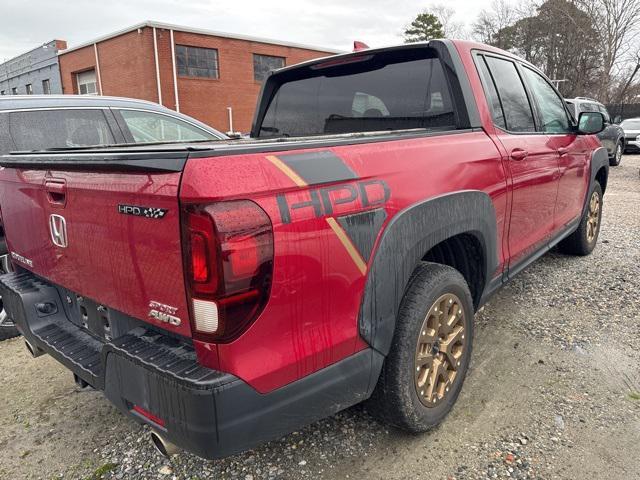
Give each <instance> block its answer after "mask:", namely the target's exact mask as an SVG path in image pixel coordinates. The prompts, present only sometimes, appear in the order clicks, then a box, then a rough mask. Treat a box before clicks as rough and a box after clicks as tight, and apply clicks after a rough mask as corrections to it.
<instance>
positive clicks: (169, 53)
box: [59, 22, 337, 132]
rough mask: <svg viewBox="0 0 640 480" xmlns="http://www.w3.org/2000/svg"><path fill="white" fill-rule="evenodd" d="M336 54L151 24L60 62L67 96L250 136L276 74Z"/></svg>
mask: <svg viewBox="0 0 640 480" xmlns="http://www.w3.org/2000/svg"><path fill="white" fill-rule="evenodd" d="M334 53H337V52H336V51H335V50H333V51H332V50H329V49H319V48H314V47H310V46H305V45H299V44H293V43H287V42H280V41H276V40H267V39H260V38H254V37H249V36H244V35H234V34H228V33H219V32H211V31H206V30H198V29H193V28H187V27H180V26H176V25H167V24H162V23H157V22H145V23H142V24H139V25H135V26H133V27H130V28H127V29H124V30H121V31H118V32H115V33H112V34H110V35H106V36H104V37H101V38H98V39H96V40H93V41H90V42H86V43H83V44H81V45H78V46H75V47H72V48H70V49H67V50H65V51H63V52H60V54H59V63H60V76H61V78H62V86H63V92H64V93H69V94H70V93H76V94H101V95H115V96H122V97H132V98H140V99H144V100H150V101H153V102H158V103H161V104H163V105H164V106H166V107H168V108H171V109H174V110H177V111H180V112H183V113H185V114H187V115H191V116H192V117H195V118H197V119H198V120H201V121H203V122H205V123H207V124H209V125H211V126H213V127H214V128H217V129H219V130H221V131H229V130H230V115H229V108H231V111H232V118H233V130H234V131H240V132H247V131H249V129H250V128H251V121H252V119H253V112H254V109H255V105H256V100H257V97H258V94H259V92H260V87H261V84H262V81H263V79H264V78H265V76H266V74H267V73H268V72H269V71H270V70H271V69H273V68H280V67H282V66H285V65H293V64H295V63H298V62H302V61H305V60H310V59H312V58H318V57H323V56H327V55H331V54H334Z"/></svg>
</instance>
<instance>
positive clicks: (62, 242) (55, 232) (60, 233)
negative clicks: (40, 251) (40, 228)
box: [49, 214, 68, 248]
mask: <svg viewBox="0 0 640 480" xmlns="http://www.w3.org/2000/svg"><path fill="white" fill-rule="evenodd" d="M49 231H50V232H51V241H52V242H53V244H54V245H57V246H58V247H60V248H66V247H67V245H68V242H67V221H66V220H65V219H64V217H63V216H62V215H56V214H52V215H49Z"/></svg>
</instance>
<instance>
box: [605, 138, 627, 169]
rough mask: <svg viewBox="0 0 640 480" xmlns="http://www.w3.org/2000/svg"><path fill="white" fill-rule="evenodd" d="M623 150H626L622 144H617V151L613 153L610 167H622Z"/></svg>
mask: <svg viewBox="0 0 640 480" xmlns="http://www.w3.org/2000/svg"><path fill="white" fill-rule="evenodd" d="M623 150H624V148H623V147H622V142H618V143H616V149H615V151H614V152H613V157H611V158H610V159H609V165H611V166H612V167H617V166H618V165H620V162H621V161H622V151H623Z"/></svg>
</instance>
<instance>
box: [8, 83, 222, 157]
mask: <svg viewBox="0 0 640 480" xmlns="http://www.w3.org/2000/svg"><path fill="white" fill-rule="evenodd" d="M224 138H227V137H226V135H224V134H223V133H221V132H218V131H217V130H215V129H213V128H211V127H210V126H208V125H206V124H204V123H202V122H199V121H198V120H196V119H194V118H191V117H188V116H187V115H183V114H181V113H178V112H175V111H173V110H170V109H168V108H166V107H163V106H161V105H158V104H157V103H152V102H147V101H144V100H136V99H131V98H120V97H103V96H92V95H16V96H14V95H7V96H0V154H5V153H8V152H9V151H12V150H43V149H50V148H67V147H74V146H92V145H117V144H129V143H140V142H145V143H149V142H166V141H206V140H218V139H224Z"/></svg>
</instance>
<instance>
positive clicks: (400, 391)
mask: <svg viewBox="0 0 640 480" xmlns="http://www.w3.org/2000/svg"><path fill="white" fill-rule="evenodd" d="M473 315H474V309H473V302H472V299H471V293H470V292H469V287H468V286H467V283H466V282H465V280H464V278H463V277H462V275H460V273H459V272H458V271H457V270H455V269H453V268H451V267H448V266H445V265H440V264H435V263H426V262H423V263H421V264H420V265H419V266H418V268H417V269H416V271H415V272H414V275H413V276H412V279H411V281H410V284H409V286H408V287H407V290H406V291H405V295H404V297H403V299H402V303H401V305H400V311H399V314H398V318H397V320H396V331H395V334H394V337H393V343H392V346H391V350H390V352H389V355H388V356H387V358H386V359H385V363H384V365H383V369H382V373H381V374H380V378H379V379H378V384H377V385H376V389H375V391H374V393H373V395H372V397H371V399H370V401H369V409H370V411H371V413H372V414H374V415H375V416H377V417H378V418H380V419H381V420H383V421H385V422H387V423H390V424H392V425H395V426H396V427H399V428H402V429H404V430H408V431H411V432H424V431H426V430H428V429H430V428H432V427H434V426H435V425H437V424H438V423H440V422H441V421H442V420H443V419H444V417H445V416H446V415H447V414H448V413H449V411H450V410H451V408H452V407H453V405H454V403H455V402H456V399H457V398H458V394H459V393H460V390H461V389H462V383H463V382H464V378H465V376H466V374H467V370H468V368H469V360H470V358H471V341H472V338H473Z"/></svg>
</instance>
